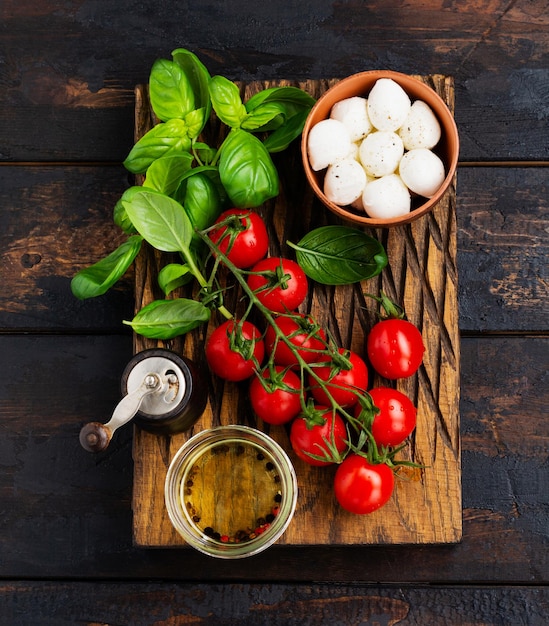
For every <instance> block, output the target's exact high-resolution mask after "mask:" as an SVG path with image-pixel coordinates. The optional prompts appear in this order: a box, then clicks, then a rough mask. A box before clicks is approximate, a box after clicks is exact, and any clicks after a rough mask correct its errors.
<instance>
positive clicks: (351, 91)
mask: <svg viewBox="0 0 549 626" xmlns="http://www.w3.org/2000/svg"><path fill="white" fill-rule="evenodd" d="M379 78H391V79H393V80H394V81H395V82H397V83H398V84H399V85H400V86H401V87H402V88H403V89H404V91H406V93H407V94H408V96H409V97H410V99H411V100H412V102H414V101H415V100H423V101H424V102H426V103H427V104H428V105H429V106H430V107H431V109H432V110H433V112H434V113H435V115H436V116H437V118H438V121H439V123H440V126H441V131H442V132H441V138H440V141H439V142H438V144H437V146H436V147H435V148H434V149H433V152H435V153H436V154H438V156H439V157H440V158H441V159H442V161H443V163H444V167H445V172H446V177H445V179H444V182H443V183H442V185H441V186H440V188H439V189H438V191H437V192H436V193H435V194H434V196H432V197H431V198H423V197H420V196H415V197H412V209H411V211H410V213H407V214H406V215H404V216H402V217H395V218H390V219H377V218H371V217H368V215H367V214H366V213H365V212H361V211H359V210H358V209H354V208H353V207H351V206H339V205H337V204H334V203H333V202H331V201H330V200H329V199H328V198H327V197H326V196H325V195H324V192H323V182H324V175H325V172H326V170H322V171H318V172H315V171H314V170H313V169H312V168H311V165H310V163H309V158H308V154H307V140H308V136H309V132H310V130H311V128H312V127H313V126H314V125H315V124H317V123H318V122H320V121H321V120H323V119H326V118H328V117H329V116H330V111H331V109H332V106H333V105H334V104H335V103H336V102H339V101H340V100H344V99H345V98H350V97H352V96H363V97H367V96H368V94H369V92H370V90H371V89H372V87H373V86H374V84H375V82H376V81H377V80H378V79H379ZM301 155H302V159H303V167H304V169H305V174H306V176H307V180H308V181H309V184H310V185H311V187H312V188H313V191H314V192H315V194H316V196H317V197H318V198H319V199H320V201H321V202H322V203H323V204H324V205H325V206H326V207H327V208H328V209H330V211H332V212H333V213H335V214H336V215H338V216H339V217H341V218H343V219H345V220H347V221H350V222H353V223H354V224H356V225H362V226H369V227H374V228H375V227H390V226H398V225H400V224H406V223H408V222H412V221H413V220H416V219H418V218H419V217H421V216H422V215H425V214H426V213H428V212H429V211H431V210H432V209H433V207H434V206H435V205H436V204H437V202H438V201H439V200H440V199H441V198H442V196H443V195H444V193H445V192H446V190H447V189H448V187H449V185H450V184H451V183H452V179H453V177H454V174H455V171H456V167H457V161H458V155H459V137H458V132H457V127H456V123H455V121H454V117H453V115H452V113H451V112H450V110H449V109H448V107H447V106H446V104H445V102H444V101H443V100H442V98H441V97H440V96H439V95H438V94H437V93H436V92H435V91H434V90H433V89H431V87H429V86H428V85H426V84H425V83H422V82H421V81H420V80H418V79H416V78H413V77H412V76H408V75H406V74H401V73H399V72H393V71H389V70H372V71H367V72H360V73H359V74H353V75H352V76H349V77H347V78H344V79H343V80H341V81H339V82H338V83H336V84H335V85H334V86H333V87H331V88H330V89H328V90H327V91H326V92H325V93H324V94H323V95H322V96H321V97H320V98H319V99H318V100H317V102H316V103H315V105H314V106H313V108H312V109H311V112H310V113H309V116H308V118H307V120H306V122H305V126H304V128H303V134H302V140H301Z"/></svg>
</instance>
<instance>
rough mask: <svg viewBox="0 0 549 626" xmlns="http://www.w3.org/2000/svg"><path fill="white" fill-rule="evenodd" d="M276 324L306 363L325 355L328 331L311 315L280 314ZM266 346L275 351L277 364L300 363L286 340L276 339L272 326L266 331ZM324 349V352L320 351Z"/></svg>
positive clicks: (268, 350) (294, 364) (274, 357)
mask: <svg viewBox="0 0 549 626" xmlns="http://www.w3.org/2000/svg"><path fill="white" fill-rule="evenodd" d="M275 324H276V325H277V327H278V328H279V329H280V330H281V331H282V333H283V334H284V335H285V336H286V337H287V338H288V339H289V341H290V343H291V344H293V345H294V346H295V348H296V351H297V352H298V354H299V355H300V356H301V358H302V359H303V360H304V361H305V362H306V363H314V362H315V361H318V360H319V359H320V358H322V357H324V355H325V352H324V350H325V349H326V333H325V332H324V330H323V329H322V328H320V327H319V326H318V325H317V324H316V323H315V322H314V320H313V318H312V317H311V316H309V315H304V314H294V315H292V316H289V315H279V316H278V317H277V318H275ZM265 348H266V350H267V352H268V353H269V354H271V353H273V350H274V355H273V360H274V362H275V363H276V364H277V365H289V366H291V367H294V366H296V365H298V361H297V358H296V357H295V355H294V354H293V353H292V351H291V349H290V348H289V347H288V346H287V345H286V344H285V343H284V341H282V340H279V341H278V342H277V341H276V333H275V330H274V329H273V327H272V326H269V327H268V328H267V331H266V333H265ZM320 351H322V352H320Z"/></svg>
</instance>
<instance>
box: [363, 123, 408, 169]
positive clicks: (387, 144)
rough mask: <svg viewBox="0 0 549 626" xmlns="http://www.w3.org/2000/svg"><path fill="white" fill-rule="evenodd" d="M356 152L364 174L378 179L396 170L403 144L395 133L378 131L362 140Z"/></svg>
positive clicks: (402, 151) (402, 152)
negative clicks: (364, 171)
mask: <svg viewBox="0 0 549 626" xmlns="http://www.w3.org/2000/svg"><path fill="white" fill-rule="evenodd" d="M358 152H359V157H360V162H361V163H362V166H363V167H364V169H365V170H366V173H367V174H368V175H370V176H375V177H376V178H378V177H379V176H387V175H388V174H392V173H393V172H394V171H395V170H396V169H397V167H398V164H399V162H400V159H401V158H402V155H403V154H404V144H403V143H402V139H401V138H400V137H399V136H398V135H397V134H396V133H394V132H390V131H383V130H378V131H375V132H373V133H370V134H369V135H367V136H366V137H365V138H364V139H363V141H362V143H361V144H360V148H359V151H358Z"/></svg>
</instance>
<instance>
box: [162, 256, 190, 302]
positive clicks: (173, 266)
mask: <svg viewBox="0 0 549 626" xmlns="http://www.w3.org/2000/svg"><path fill="white" fill-rule="evenodd" d="M192 277H193V275H192V273H191V270H190V269H189V266H188V265H182V264H181V263H170V264H169V265H166V266H165V267H163V268H162V269H161V270H160V272H158V284H159V286H160V289H162V291H163V292H164V293H165V294H166V295H169V294H170V293H171V292H172V291H173V290H174V289H177V288H178V287H182V286H183V285H186V284H187V283H188V282H189V280H191V279H192Z"/></svg>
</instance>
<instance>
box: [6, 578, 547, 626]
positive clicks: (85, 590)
mask: <svg viewBox="0 0 549 626" xmlns="http://www.w3.org/2000/svg"><path fill="white" fill-rule="evenodd" d="M206 607H207V608H206ZM548 611H549V590H548V589H547V588H546V587H530V588H521V587H518V586H510V587H499V588H497V587H489V586H481V587H478V588H476V589H464V588H459V587H457V588H456V587H431V588H429V589H426V588H421V587H417V586H404V587H403V586H399V587H393V588H383V587H379V586H373V587H372V586H369V587H364V586H358V585H353V586H351V585H330V586H322V585H311V586H306V587H295V586H290V585H260V584H244V585H204V584H202V585H199V584H194V585H180V584H174V583H164V584H161V583H154V582H147V583H142V584H138V583H127V582H122V583H117V584H116V585H112V584H110V583H104V582H97V583H93V584H92V583H87V582H63V581H61V582H53V581H52V582H32V581H30V582H13V581H3V582H2V584H1V585H0V620H2V623H4V624H18V626H34V625H35V624H36V623H37V621H39V623H40V624H43V625H50V624H51V625H52V626H53V625H54V624H65V623H66V624H74V623H86V624H130V623H131V624H132V626H148V625H149V624H153V623H154V624H156V625H158V626H176V625H181V624H198V625H204V626H207V625H211V626H233V625H234V624H253V625H254V626H262V625H265V626H366V625H367V626H370V625H371V626H379V625H383V626H427V625H431V624H433V625H434V624H436V626H464V624H467V626H496V625H497V626H508V625H510V624H513V625H518V624H520V625H521V626H545V623H546V622H545V617H546V615H547V612H548ZM498 615H505V617H506V619H508V620H509V621H507V622H502V621H499V620H498V619H497V616H498Z"/></svg>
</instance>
